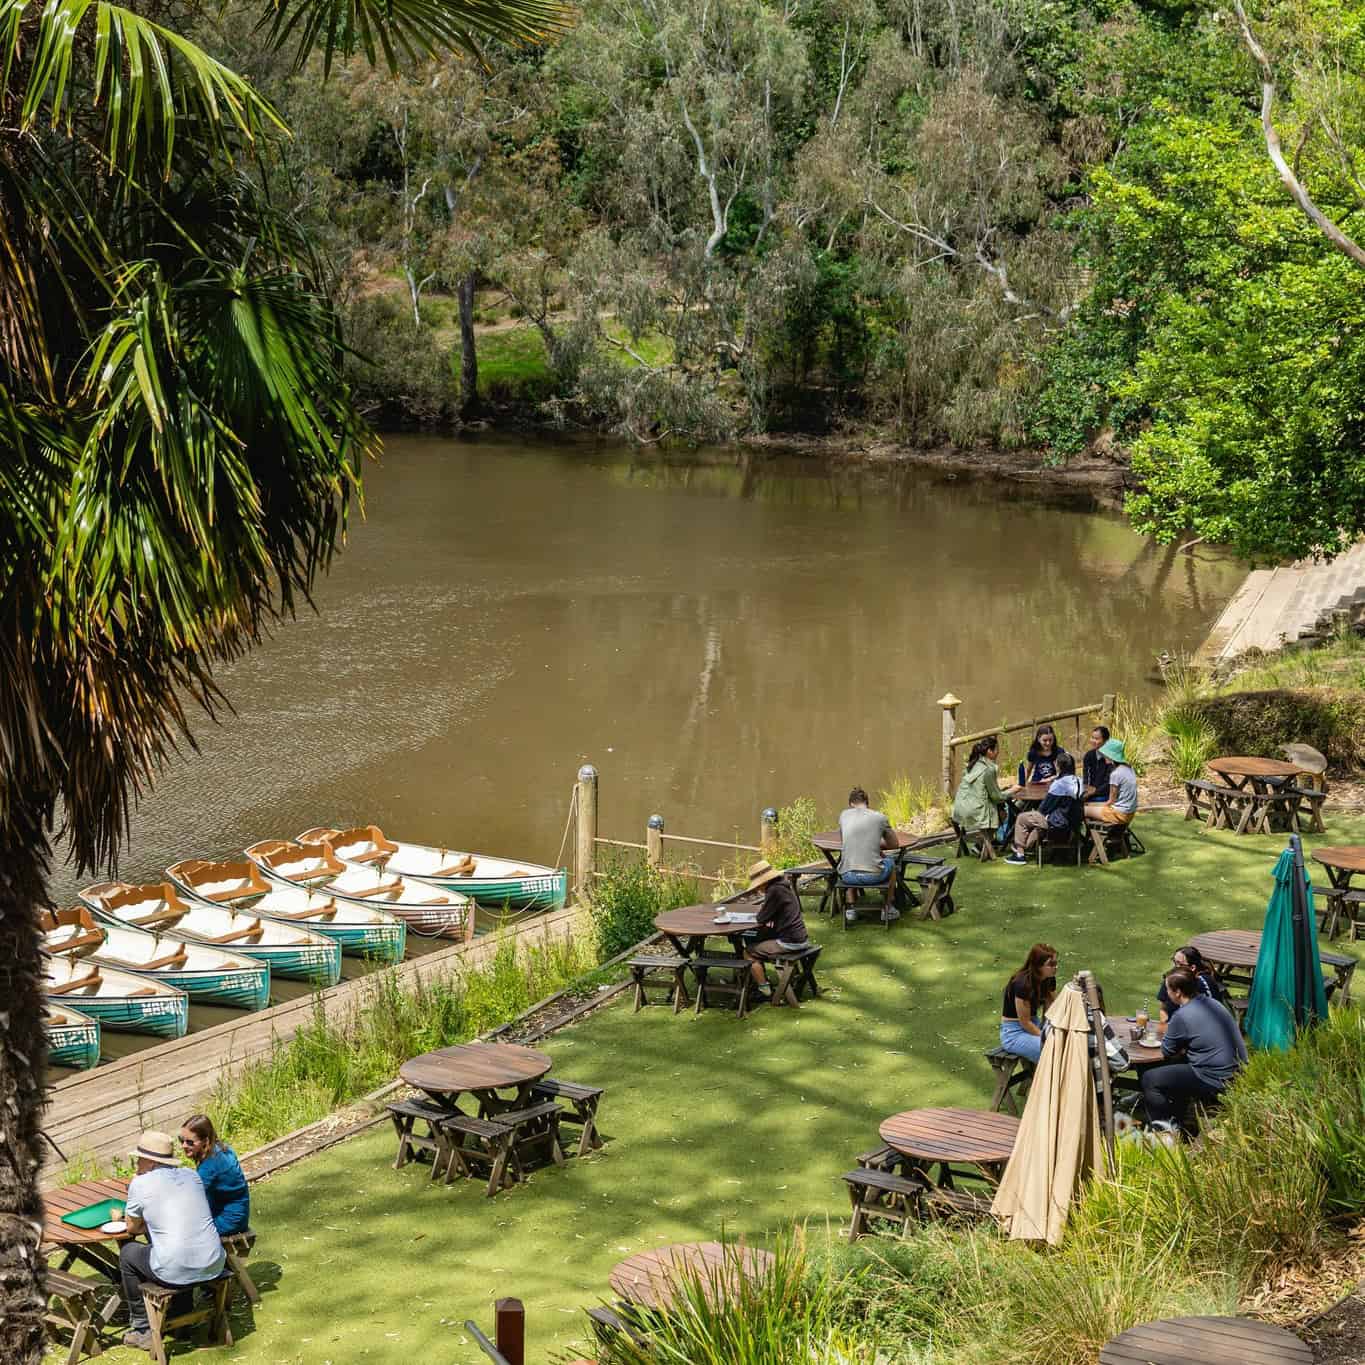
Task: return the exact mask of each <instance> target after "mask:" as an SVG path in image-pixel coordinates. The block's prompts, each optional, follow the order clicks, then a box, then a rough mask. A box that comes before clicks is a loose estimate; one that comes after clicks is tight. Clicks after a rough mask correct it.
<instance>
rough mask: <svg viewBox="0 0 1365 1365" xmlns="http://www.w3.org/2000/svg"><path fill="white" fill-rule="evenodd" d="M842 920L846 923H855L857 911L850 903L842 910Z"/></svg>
mask: <svg viewBox="0 0 1365 1365" xmlns="http://www.w3.org/2000/svg"><path fill="white" fill-rule="evenodd" d="M844 922H845V923H847V924H857V922H858V912H857V911H856V910H855V909H854V908H853V907H852V906H851V905H850V906H849V907H848V909H847V910H845V911H844Z"/></svg>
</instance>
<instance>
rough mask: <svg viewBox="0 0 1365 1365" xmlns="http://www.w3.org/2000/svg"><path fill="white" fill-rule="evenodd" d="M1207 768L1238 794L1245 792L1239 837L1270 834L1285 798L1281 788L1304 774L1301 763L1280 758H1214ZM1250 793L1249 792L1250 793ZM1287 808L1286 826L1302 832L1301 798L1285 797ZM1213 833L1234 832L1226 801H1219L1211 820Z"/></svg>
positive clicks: (1215, 803) (1235, 756) (1238, 823)
mask: <svg viewBox="0 0 1365 1365" xmlns="http://www.w3.org/2000/svg"><path fill="white" fill-rule="evenodd" d="M1207 767H1208V769H1209V771H1210V772H1213V773H1217V774H1218V776H1219V777H1221V778H1222V779H1223V781H1224V782H1226V783H1227V784H1228V786H1229V787H1230V788H1231V789H1232V790H1233V791H1235V792H1242V793H1244V794H1245V798H1244V799H1243V800H1242V803H1241V804H1242V813H1241V816H1240V818H1239V819H1238V821H1237V828H1236V830H1235V831H1234V832H1235V833H1237V834H1269V833H1270V832H1271V816H1272V814H1273V813H1274V810H1275V807H1276V801H1277V799H1279V798H1281V797H1283V793H1282V792H1281V788H1282V787H1283V786H1284V785H1285V783H1286V782H1288V781H1289V780H1290V779H1291V778H1295V777H1298V776H1299V775H1300V774H1301V773H1302V772H1303V771H1304V770H1303V769H1302V768H1301V767H1300V766H1299V765H1298V764H1297V763H1286V762H1284V761H1283V760H1282V759H1278V758H1256V757H1253V756H1250V755H1245V754H1233V755H1227V756H1225V757H1222V758H1211V759H1209V761H1208V764H1207ZM1248 789H1249V790H1248ZM1283 800H1284V801H1285V802H1287V805H1286V806H1285V811H1284V815H1285V819H1284V823H1285V824H1286V825H1288V826H1289V827H1291V828H1294V829H1297V828H1298V809H1299V800H1298V798H1297V797H1292V796H1290V797H1283ZM1209 827H1210V828H1211V829H1217V828H1224V829H1226V828H1230V827H1231V816H1230V812H1229V809H1228V803H1227V802H1226V801H1215V802H1214V805H1213V811H1212V812H1211V813H1210V816H1209Z"/></svg>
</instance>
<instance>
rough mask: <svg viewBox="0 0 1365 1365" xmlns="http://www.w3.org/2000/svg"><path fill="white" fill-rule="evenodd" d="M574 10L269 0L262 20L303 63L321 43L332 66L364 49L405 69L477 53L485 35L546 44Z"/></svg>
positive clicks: (539, 2) (419, 0) (522, 2)
mask: <svg viewBox="0 0 1365 1365" xmlns="http://www.w3.org/2000/svg"><path fill="white" fill-rule="evenodd" d="M572 12H573V11H572V8H571V6H570V5H569V4H568V3H567V2H566V0H267V5H266V8H265V9H264V11H263V12H262V14H261V19H260V23H259V27H260V28H262V29H265V30H267V31H268V34H269V41H270V45H271V46H272V47H274V48H276V49H283V48H286V47H289V46H291V45H292V46H293V48H294V66H295V69H296V70H297V69H301V68H302V67H303V65H304V64H305V63H306V62H307V61H308V58H309V57H310V56H312V54H313V53H314V52H316V51H317V50H318V48H319V47H321V49H322V61H323V69H324V71H330V70H331V68H332V62H333V60H334V58H336V57H338V56H340V57H343V58H344V57H349V56H352V55H353V54H355V53H356V52H360V53H363V54H364V57H365V59H366V61H368V62H369V63H370V64H371V65H374V64H376V63H377V62H378V61H379V59H380V57H381V56H382V57H383V60H384V63H385V65H386V66H387V67H388V68H389V70H390V71H397V70H398V68H399V66H400V65H402V64H403V63H404V62H414V61H418V60H421V59H423V58H427V57H435V56H440V55H442V54H445V53H450V52H454V51H459V50H463V51H465V52H468V53H470V54H471V55H473V56H474V57H476V58H477V57H478V56H479V49H478V42H479V40H480V39H496V40H497V41H499V42H503V43H508V44H511V45H513V46H521V45H528V44H536V43H543V42H545V41H547V40H548V39H550V38H553V37H555V36H556V35H557V34H559V33H562V32H563V31H564V30H565V29H566V28H567V27H568V26H569V22H570V19H571V16H572Z"/></svg>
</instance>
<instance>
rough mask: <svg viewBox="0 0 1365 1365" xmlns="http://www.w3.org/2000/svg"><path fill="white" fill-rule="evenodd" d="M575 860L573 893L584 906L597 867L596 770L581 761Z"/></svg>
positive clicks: (589, 893) (590, 892)
mask: <svg viewBox="0 0 1365 1365" xmlns="http://www.w3.org/2000/svg"><path fill="white" fill-rule="evenodd" d="M576 795H577V800H578V840H577V855H578V856H577V859H576V863H575V867H574V895H575V897H576V898H577V900H578V903H579V904H580V905H586V904H587V902H588V897H589V896H590V895H591V894H592V883H593V873H594V872H595V871H596V870H597V769H596V768H594V767H593V766H592V764H591V763H585V764H584V765H583V766H582V767H581V768H580V769H579V770H578V785H577V789H576Z"/></svg>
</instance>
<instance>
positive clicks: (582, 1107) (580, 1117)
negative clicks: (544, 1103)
mask: <svg viewBox="0 0 1365 1365" xmlns="http://www.w3.org/2000/svg"><path fill="white" fill-rule="evenodd" d="M605 1094H606V1091H605V1090H604V1089H603V1088H602V1087H601V1086H599V1085H580V1084H579V1083H578V1082H576V1081H561V1080H559V1079H557V1078H556V1077H554V1076H546V1077H544V1078H543V1079H542V1080H539V1081H537V1082H536V1083H535V1084H534V1085H533V1086H532V1087H531V1095H532V1097H533V1098H534V1099H538V1100H547V1099H548V1100H566V1101H567V1102H568V1103H569V1104H570V1105H572V1106H573V1109H572V1112H571V1113H570V1112H568V1111H565V1112H562V1113H561V1114H560V1117H559V1121H560V1123H577V1124H579V1125H580V1127H581V1128H582V1130H583V1131H582V1133H581V1135H580V1136H579V1139H578V1155H579V1156H587V1154H588V1153H589V1152H590V1151H593V1150H594V1149H595V1148H598V1147H601V1145H602V1139H601V1137H599V1136H598V1133H597V1106H598V1105H599V1104H600V1103H601V1102H602V1096H603V1095H605Z"/></svg>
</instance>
